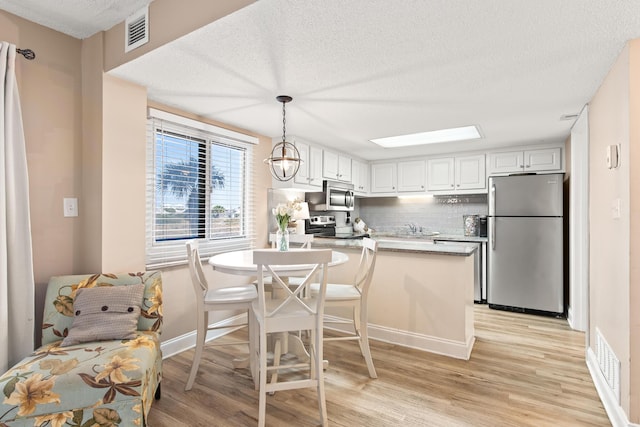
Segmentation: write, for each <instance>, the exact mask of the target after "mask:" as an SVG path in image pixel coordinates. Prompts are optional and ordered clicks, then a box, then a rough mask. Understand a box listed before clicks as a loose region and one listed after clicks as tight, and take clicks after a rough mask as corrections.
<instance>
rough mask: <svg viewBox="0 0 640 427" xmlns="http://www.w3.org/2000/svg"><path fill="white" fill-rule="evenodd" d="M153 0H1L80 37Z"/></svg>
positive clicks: (40, 21) (32, 18) (1, 5)
mask: <svg viewBox="0 0 640 427" xmlns="http://www.w3.org/2000/svg"><path fill="white" fill-rule="evenodd" d="M151 1H153V0H0V9H2V10H6V11H7V12H10V13H13V14H14V15H17V16H21V17H23V18H25V19H28V20H29V21H32V22H36V23H38V24H40V25H44V26H45V27H49V28H53V29H54V30H57V31H60V32H61V33H65V34H68V35H70V36H73V37H75V38H77V39H85V38H87V37H90V36H92V35H94V34H95V33H97V32H100V31H104V30H108V29H109V28H111V27H113V26H114V25H116V24H118V23H120V22H122V21H124V20H125V18H126V17H127V16H129V15H131V14H132V13H133V12H136V11H137V10H139V9H141V8H142V7H143V6H146V5H148V4H149V3H150V2H151Z"/></svg>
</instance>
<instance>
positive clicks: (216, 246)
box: [146, 109, 255, 269]
mask: <svg viewBox="0 0 640 427" xmlns="http://www.w3.org/2000/svg"><path fill="white" fill-rule="evenodd" d="M254 143H255V138H253V137H249V136H247V135H242V134H239V133H236V132H231V131H228V130H226V129H221V128H217V127H214V126H211V125H208V124H205V123H201V122H196V121H193V120H190V119H185V118H182V117H180V116H174V115H171V114H168V113H164V112H160V111H158V110H153V109H150V118H149V120H148V125H147V218H146V264H147V268H148V269H153V268H159V267H164V266H170V265H177V264H181V263H184V262H185V261H186V247H185V243H186V242H187V241H188V240H192V239H196V240H198V241H199V242H200V253H201V254H202V255H203V256H211V255H213V254H215V253H219V252H226V251H230V250H238V249H250V248H252V247H253V244H254V240H255V239H254V235H255V232H254V224H253V218H254V214H253V200H254V198H253V192H252V189H253V173H252V150H253V144H254Z"/></svg>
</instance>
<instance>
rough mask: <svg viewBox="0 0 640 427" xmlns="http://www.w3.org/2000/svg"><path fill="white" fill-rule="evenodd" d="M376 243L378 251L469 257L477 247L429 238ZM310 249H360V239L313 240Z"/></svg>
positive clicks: (390, 240) (396, 239) (383, 239)
mask: <svg viewBox="0 0 640 427" xmlns="http://www.w3.org/2000/svg"><path fill="white" fill-rule="evenodd" d="M374 238H375V239H376V240H377V241H378V250H379V251H390V252H413V253H425V254H438V255H457V256H469V255H471V254H473V252H474V251H475V250H476V248H477V245H466V244H464V243H460V244H454V243H449V244H446V245H445V244H442V243H440V244H438V243H436V242H434V241H433V240H432V239H431V238H425V239H419V238H409V239H404V238H399V237H380V236H379V237H374ZM471 243H473V242H471ZM311 246H312V247H316V248H317V247H331V248H335V249H340V248H351V249H358V248H361V247H362V240H360V239H331V238H322V239H314V240H313V243H312V245H311Z"/></svg>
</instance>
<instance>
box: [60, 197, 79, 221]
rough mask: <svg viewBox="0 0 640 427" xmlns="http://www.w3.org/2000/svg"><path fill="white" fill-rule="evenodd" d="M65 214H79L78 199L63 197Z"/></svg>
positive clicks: (70, 215) (68, 215)
mask: <svg viewBox="0 0 640 427" xmlns="http://www.w3.org/2000/svg"><path fill="white" fill-rule="evenodd" d="M63 207H64V216H65V217H73V216H78V199H77V198H75V197H65V198H64V199H63Z"/></svg>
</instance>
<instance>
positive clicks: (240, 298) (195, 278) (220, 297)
mask: <svg viewBox="0 0 640 427" xmlns="http://www.w3.org/2000/svg"><path fill="white" fill-rule="evenodd" d="M187 260H188V262H189V272H190V273H191V283H192V284H193V290H194V291H195V294H196V317H197V336H196V351H195V353H194V354H193V362H192V363H191V372H190V373H189V378H188V379H187V385H186V386H185V388H184V389H185V390H191V387H193V382H194V380H195V378H196V374H197V373H198V367H199V366H200V358H201V357H202V350H203V349H204V344H205V340H206V337H207V331H210V330H217V329H230V330H229V332H231V331H233V330H234V329H237V328H238V327H239V326H246V325H247V324H246V323H244V324H234V325H225V326H210V325H209V312H210V311H216V310H220V311H222V310H246V311H247V313H248V312H249V309H250V308H251V303H252V302H253V301H255V300H256V299H257V298H258V294H257V292H256V288H255V286H254V285H251V284H249V285H244V286H231V287H225V288H216V289H209V284H208V282H207V279H206V277H205V275H204V271H203V270H202V264H201V262H200V255H199V253H198V242H195V241H192V242H188V243H187ZM249 319H250V318H249ZM249 323H251V320H249ZM249 333H251V327H249ZM237 344H248V342H247V341H245V342H235V343H214V344H213V345H237Z"/></svg>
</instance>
